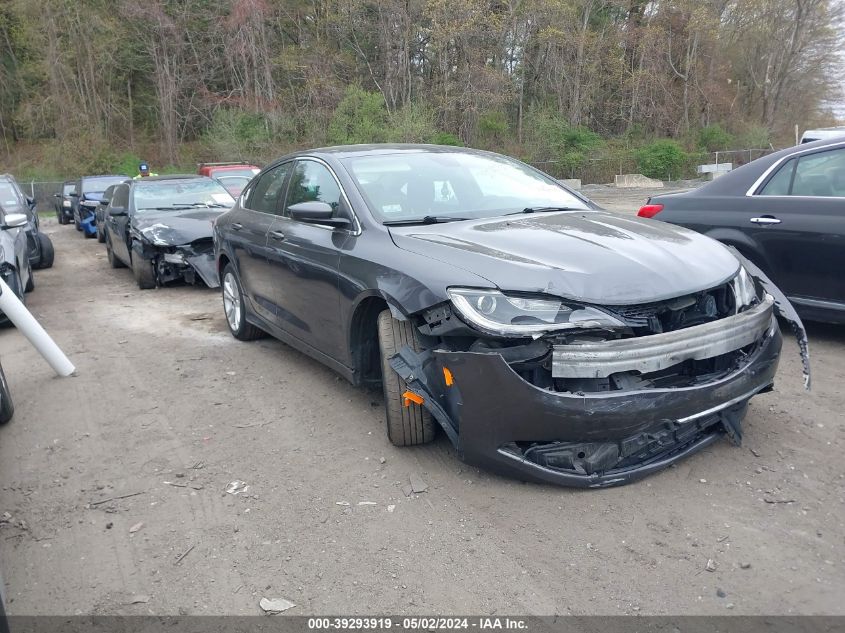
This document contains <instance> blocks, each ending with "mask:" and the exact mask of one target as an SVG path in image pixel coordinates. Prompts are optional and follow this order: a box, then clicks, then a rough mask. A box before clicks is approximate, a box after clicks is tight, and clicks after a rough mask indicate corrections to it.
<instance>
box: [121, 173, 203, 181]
mask: <svg viewBox="0 0 845 633" xmlns="http://www.w3.org/2000/svg"><path fill="white" fill-rule="evenodd" d="M167 180H211V178H209V177H208V176H202V175H200V174H169V175H167V176H146V177H144V178H134V179H132V182H133V183H139V182H162V181H167Z"/></svg>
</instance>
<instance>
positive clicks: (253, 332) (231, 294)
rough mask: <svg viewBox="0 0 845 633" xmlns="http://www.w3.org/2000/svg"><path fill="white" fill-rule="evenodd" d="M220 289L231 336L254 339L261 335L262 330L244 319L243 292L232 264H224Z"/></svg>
mask: <svg viewBox="0 0 845 633" xmlns="http://www.w3.org/2000/svg"><path fill="white" fill-rule="evenodd" d="M220 289H221V291H222V294H223V313H224V314H225V316H226V324H227V325H228V326H229V331H230V332H231V333H232V336H234V337H235V338H236V339H238V340H239V341H254V340H255V339H257V338H261V337H263V336H264V331H263V330H261V329H260V328H257V327H256V326H254V325H253V324H252V323H249V322H248V321H247V320H246V307H245V306H246V304H245V303H244V292H243V289H242V288H241V282H240V280H239V279H238V274H237V273H236V272H235V267H234V266H232V264H226V267H225V268H224V269H223V275H222V278H221V280H220Z"/></svg>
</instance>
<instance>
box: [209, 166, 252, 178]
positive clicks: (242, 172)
mask: <svg viewBox="0 0 845 633" xmlns="http://www.w3.org/2000/svg"><path fill="white" fill-rule="evenodd" d="M258 172H259V170H258V169H255V168H254V167H244V168H242V169H241V168H238V169H212V170H211V177H212V178H225V177H227V176H241V177H242V178H249V179H252V177H253V176H254V175H255V174H257V173H258Z"/></svg>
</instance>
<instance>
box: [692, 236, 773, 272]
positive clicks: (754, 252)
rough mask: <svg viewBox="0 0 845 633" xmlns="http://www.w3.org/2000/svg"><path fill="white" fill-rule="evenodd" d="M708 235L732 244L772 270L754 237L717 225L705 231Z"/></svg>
mask: <svg viewBox="0 0 845 633" xmlns="http://www.w3.org/2000/svg"><path fill="white" fill-rule="evenodd" d="M704 235H706V236H707V237H711V238H713V239H714V240H716V241H718V242H721V243H722V244H725V245H726V246H731V247H733V248H735V249H736V250H738V251H740V252H741V253H743V254H744V255H745V257H746V258H748V259H752V260H754V261H755V262H757V265H758V266H762V267H764V268H766V269H767V270H771V266H770V265H769V260H768V259H767V258H766V256H765V255H764V254H763V250H762V249H761V248H760V246H759V245H758V244H757V242H755V241H754V240H753V239H751V238H750V237H748V236H747V235H746V234H745V233H743V232H742V231H740V230H738V229H732V228H728V227H717V228H713V229H710V230H709V231H706V232H705V233H704Z"/></svg>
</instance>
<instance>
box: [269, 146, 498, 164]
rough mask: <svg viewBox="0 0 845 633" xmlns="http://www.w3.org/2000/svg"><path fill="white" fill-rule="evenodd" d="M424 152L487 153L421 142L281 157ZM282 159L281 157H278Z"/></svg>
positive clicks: (320, 150)
mask: <svg viewBox="0 0 845 633" xmlns="http://www.w3.org/2000/svg"><path fill="white" fill-rule="evenodd" d="M424 152H459V153H461V154H478V155H488V154H490V153H491V152H485V151H484V150H480V149H472V148H470V147H457V146H455V145H427V144H423V143H371V144H368V145H334V146H330V147H318V148H315V149H310V150H303V151H299V152H293V153H291V154H288V155H287V156H284V157H282V158H285V159H287V158H293V157H296V156H320V155H324V156H333V157H334V158H338V159H343V158H350V157H352V156H380V155H382V156H389V155H391V154H421V153H424ZM279 160H282V159H279Z"/></svg>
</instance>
